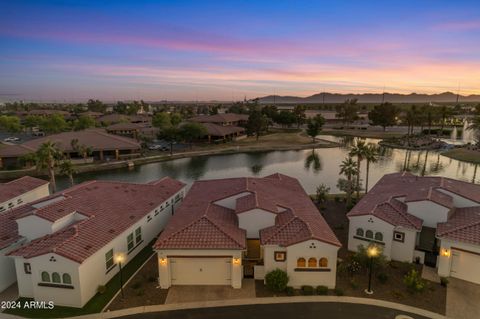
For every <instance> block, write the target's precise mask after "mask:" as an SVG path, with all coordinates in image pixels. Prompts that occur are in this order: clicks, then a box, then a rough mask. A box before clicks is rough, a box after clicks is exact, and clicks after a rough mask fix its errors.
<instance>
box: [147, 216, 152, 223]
mask: <svg viewBox="0 0 480 319" xmlns="http://www.w3.org/2000/svg"><path fill="white" fill-rule="evenodd" d="M151 220H152V216H150V215H148V216H147V223H148V222H149V221H151Z"/></svg>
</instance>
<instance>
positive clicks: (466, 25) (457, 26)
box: [435, 20, 480, 31]
mask: <svg viewBox="0 0 480 319" xmlns="http://www.w3.org/2000/svg"><path fill="white" fill-rule="evenodd" d="M435 28H436V29H438V30H445V31H469V30H480V20H474V21H454V22H445V23H441V24H438V25H436V26H435Z"/></svg>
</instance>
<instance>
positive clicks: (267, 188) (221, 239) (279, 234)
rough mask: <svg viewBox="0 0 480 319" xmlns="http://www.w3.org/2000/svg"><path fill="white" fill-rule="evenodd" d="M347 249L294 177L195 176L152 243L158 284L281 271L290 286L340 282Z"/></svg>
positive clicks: (219, 281)
mask: <svg viewBox="0 0 480 319" xmlns="http://www.w3.org/2000/svg"><path fill="white" fill-rule="evenodd" d="M340 246H341V244H340V242H339V241H338V239H337V238H336V237H335V235H334V233H333V232H332V230H331V229H330V227H329V226H328V224H327V223H326V221H325V220H324V219H323V217H322V215H321V214H320V212H319V211H318V210H317V208H316V206H315V205H314V203H313V202H312V200H311V199H310V197H309V196H308V195H307V194H306V193H305V191H304V190H303V188H302V186H301V185H300V183H299V182H298V180H296V179H295V178H292V177H288V176H286V175H281V174H274V175H271V176H267V177H264V178H253V177H248V178H228V179H219V180H206V181H197V182H195V183H194V184H193V186H192V187H191V189H190V191H189V193H188V195H187V197H186V198H185V200H184V202H183V203H182V205H181V206H180V208H179V209H178V210H177V213H176V214H175V216H174V217H173V218H172V219H171V220H170V222H169V224H168V225H167V227H166V228H165V230H164V231H163V232H162V234H161V235H160V237H159V238H158V240H157V242H156V243H155V245H154V248H155V250H156V251H157V253H158V260H159V265H158V267H159V283H160V287H162V288H168V287H170V286H172V285H228V286H232V287H233V288H241V286H242V279H243V277H244V276H245V277H254V278H256V279H264V276H265V274H266V273H268V272H270V271H272V270H275V269H277V268H279V269H282V270H284V271H286V272H287V274H288V276H289V278H290V281H289V285H290V286H293V287H300V286H302V285H313V286H317V285H325V286H328V287H330V288H333V287H335V278H336V266H337V252H338V249H339V247H340Z"/></svg>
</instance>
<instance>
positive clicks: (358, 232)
mask: <svg viewBox="0 0 480 319" xmlns="http://www.w3.org/2000/svg"><path fill="white" fill-rule="evenodd" d="M363 234H364V232H363V229H362V228H357V236H360V237H363Z"/></svg>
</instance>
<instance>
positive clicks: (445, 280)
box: [440, 277, 448, 287]
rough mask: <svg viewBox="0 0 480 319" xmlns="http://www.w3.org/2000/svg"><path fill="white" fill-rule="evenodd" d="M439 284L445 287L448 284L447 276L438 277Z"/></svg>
mask: <svg viewBox="0 0 480 319" xmlns="http://www.w3.org/2000/svg"><path fill="white" fill-rule="evenodd" d="M440 285H442V286H443V287H447V286H448V278H447V277H440Z"/></svg>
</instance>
